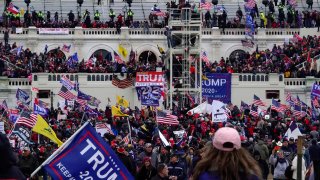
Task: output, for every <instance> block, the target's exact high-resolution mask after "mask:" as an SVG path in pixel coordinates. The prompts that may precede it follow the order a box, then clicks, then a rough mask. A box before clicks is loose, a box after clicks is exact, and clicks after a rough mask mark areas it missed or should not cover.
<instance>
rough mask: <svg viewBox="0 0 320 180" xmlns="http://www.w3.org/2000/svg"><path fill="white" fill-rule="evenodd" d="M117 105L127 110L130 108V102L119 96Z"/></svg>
mask: <svg viewBox="0 0 320 180" xmlns="http://www.w3.org/2000/svg"><path fill="white" fill-rule="evenodd" d="M117 104H118V105H120V106H122V107H125V108H127V107H129V102H128V101H127V100H125V99H124V98H123V97H120V96H118V95H117Z"/></svg>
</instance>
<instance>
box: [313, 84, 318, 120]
mask: <svg viewBox="0 0 320 180" xmlns="http://www.w3.org/2000/svg"><path fill="white" fill-rule="evenodd" d="M319 98H320V85H317V84H316V83H314V84H313V86H312V89H311V107H312V119H313V120H316V119H317V117H318V116H319V114H320V105H319Z"/></svg>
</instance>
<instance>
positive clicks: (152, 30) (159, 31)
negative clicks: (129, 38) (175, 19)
mask: <svg viewBox="0 0 320 180" xmlns="http://www.w3.org/2000/svg"><path fill="white" fill-rule="evenodd" d="M129 34H130V35H140V34H149V35H164V29H156V28H150V29H149V31H147V30H144V29H143V28H132V29H129Z"/></svg>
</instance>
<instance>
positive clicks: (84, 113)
mask: <svg viewBox="0 0 320 180" xmlns="http://www.w3.org/2000/svg"><path fill="white" fill-rule="evenodd" d="M85 115H86V112H85V111H83V115H82V118H81V121H80V126H81V124H82V121H83V119H84V116H85Z"/></svg>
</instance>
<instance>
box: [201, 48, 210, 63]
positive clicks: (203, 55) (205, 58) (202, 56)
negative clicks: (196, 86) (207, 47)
mask: <svg viewBox="0 0 320 180" xmlns="http://www.w3.org/2000/svg"><path fill="white" fill-rule="evenodd" d="M201 59H202V61H204V62H205V63H206V65H207V66H208V67H209V66H210V60H209V58H208V56H207V53H206V52H205V51H202V53H201Z"/></svg>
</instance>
